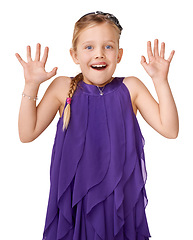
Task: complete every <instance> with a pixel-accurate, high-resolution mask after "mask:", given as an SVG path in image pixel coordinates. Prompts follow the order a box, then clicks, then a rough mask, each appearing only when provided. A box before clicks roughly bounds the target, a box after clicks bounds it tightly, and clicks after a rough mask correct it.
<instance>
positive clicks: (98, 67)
mask: <svg viewBox="0 0 193 240" xmlns="http://www.w3.org/2000/svg"><path fill="white" fill-rule="evenodd" d="M92 67H98V68H99V67H106V65H92Z"/></svg>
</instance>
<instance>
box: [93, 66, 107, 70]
mask: <svg viewBox="0 0 193 240" xmlns="http://www.w3.org/2000/svg"><path fill="white" fill-rule="evenodd" d="M106 67H107V65H106V64H102V65H91V68H92V69H94V70H98V71H100V70H104V69H105V68H106Z"/></svg>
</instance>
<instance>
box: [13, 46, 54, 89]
mask: <svg viewBox="0 0 193 240" xmlns="http://www.w3.org/2000/svg"><path fill="white" fill-rule="evenodd" d="M40 51H41V45H40V44H39V43H38V44H37V46H36V55H35V60H34V61H33V60H32V58H31V47H30V46H27V62H25V61H24V60H23V59H22V58H21V56H20V55H19V54H18V53H16V54H15V55H16V57H17V59H18V61H19V62H20V63H21V65H22V67H23V69H24V77H25V84H26V85H28V84H29V85H31V84H32V85H37V86H39V85H40V84H41V83H43V82H45V81H47V80H48V79H50V78H51V77H53V76H55V75H56V72H57V67H55V68H53V70H52V71H51V72H46V71H45V65H46V61H47V58H48V51H49V48H48V47H46V48H45V50H44V54H43V57H42V59H41V60H40Z"/></svg>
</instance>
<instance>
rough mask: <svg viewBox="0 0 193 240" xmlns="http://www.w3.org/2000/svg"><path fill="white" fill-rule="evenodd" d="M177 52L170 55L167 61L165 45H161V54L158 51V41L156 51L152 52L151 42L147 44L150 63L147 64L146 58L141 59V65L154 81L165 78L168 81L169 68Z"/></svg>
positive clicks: (156, 41) (155, 46) (155, 42)
mask: <svg viewBox="0 0 193 240" xmlns="http://www.w3.org/2000/svg"><path fill="white" fill-rule="evenodd" d="M174 53H175V51H172V52H171V53H170V56H169V58H168V59H167V60H166V59H165V43H162V44H161V49H160V54H159V50H158V40H157V39H156V40H155V41H154V51H152V47H151V42H150V41H149V42H147V55H148V58H149V63H147V62H146V58H145V57H144V56H142V57H141V64H142V66H143V67H144V69H145V70H146V72H147V73H148V74H149V76H150V77H151V78H152V79H155V78H163V79H167V75H168V72H169V66H170V63H171V61H172V58H173V56H174Z"/></svg>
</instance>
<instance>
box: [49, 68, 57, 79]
mask: <svg viewBox="0 0 193 240" xmlns="http://www.w3.org/2000/svg"><path fill="white" fill-rule="evenodd" d="M57 70H58V68H57V67H55V68H53V69H52V71H51V72H48V73H47V77H48V79H49V78H52V77H53V76H55V75H56V72H57Z"/></svg>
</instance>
